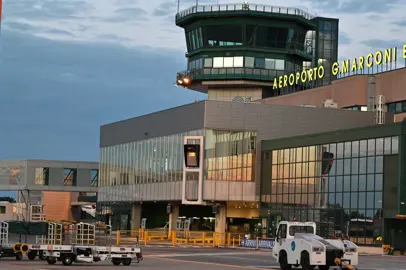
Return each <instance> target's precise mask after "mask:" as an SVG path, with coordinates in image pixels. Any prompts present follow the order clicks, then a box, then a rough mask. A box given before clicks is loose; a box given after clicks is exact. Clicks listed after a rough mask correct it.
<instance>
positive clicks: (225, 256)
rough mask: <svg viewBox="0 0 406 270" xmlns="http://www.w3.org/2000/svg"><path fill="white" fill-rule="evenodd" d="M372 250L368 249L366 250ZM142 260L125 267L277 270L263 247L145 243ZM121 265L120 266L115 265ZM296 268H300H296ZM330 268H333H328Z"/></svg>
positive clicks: (393, 265)
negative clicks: (160, 245)
mask: <svg viewBox="0 0 406 270" xmlns="http://www.w3.org/2000/svg"><path fill="white" fill-rule="evenodd" d="M368 251H369V252H372V251H373V250H372V249H368ZM143 254H144V260H143V261H141V262H140V263H139V264H135V263H134V264H132V265H131V266H128V267H126V269H149V270H150V269H157V270H160V269H165V270H172V269H173V270H175V269H180V270H186V269H187V270H190V269H193V270H203V269H270V270H272V269H280V268H279V265H278V263H277V262H276V260H275V259H274V258H273V257H272V256H271V252H270V251H269V250H268V251H265V250H254V249H251V250H247V249H241V248H235V249H230V248H212V247H205V248H202V247H200V248H199V247H195V248H193V246H176V247H172V246H162V247H158V246H146V247H144V248H143ZM365 254H368V255H361V256H360V258H359V261H360V264H359V267H358V269H360V270H406V257H393V256H385V255H378V254H373V253H365ZM116 267H117V266H113V265H112V263H111V262H100V263H96V264H88V265H79V264H78V265H72V266H63V265H62V264H61V263H60V262H58V263H57V264H55V265H48V264H47V263H46V262H45V261H39V260H35V261H29V260H28V259H27V258H26V257H25V258H24V259H23V260H22V261H16V260H15V259H9V258H2V259H1V261H0V269H15V270H17V269H31V270H45V269H50V270H51V269H78V268H79V269H81V268H82V269H106V270H109V269H116ZM119 267H123V266H119ZM296 269H300V268H296ZM331 269H333V268H331Z"/></svg>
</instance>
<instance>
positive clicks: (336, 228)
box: [97, 4, 406, 245]
mask: <svg viewBox="0 0 406 270" xmlns="http://www.w3.org/2000/svg"><path fill="white" fill-rule="evenodd" d="M176 24H177V26H180V27H182V28H184V30H185V37H186V43H187V46H186V47H187V53H186V55H185V56H186V57H187V61H188V68H187V70H186V71H182V72H178V73H177V76H176V83H175V84H176V85H177V86H180V87H184V88H186V89H189V90H194V91H199V92H203V93H207V94H208V100H206V101H200V102H195V103H192V104H188V105H184V106H180V107H176V108H171V109H168V110H164V111H160V112H155V113H152V114H148V115H144V116H139V117H135V118H131V119H127V120H123V121H120V122H116V123H111V124H106V125H103V126H102V127H101V128H100V179H99V186H98V198H97V200H98V203H97V210H98V213H99V214H101V216H103V218H106V219H108V220H106V221H108V222H110V223H111V224H112V225H113V227H114V228H120V229H122V230H128V229H138V228H139V227H140V226H141V224H142V226H145V227H146V228H159V227H165V226H169V228H172V229H175V226H176V221H177V220H181V221H182V222H183V221H185V220H189V221H190V229H191V230H212V231H216V232H230V233H239V234H245V233H251V234H254V235H257V236H259V237H273V236H274V235H275V228H276V226H277V222H278V221H280V220H282V219H288V220H291V219H297V220H305V221H308V220H313V221H315V222H317V225H318V233H319V234H320V235H322V236H326V237H339V236H345V237H349V238H351V239H352V240H353V241H355V242H356V243H358V244H367V245H375V244H382V238H383V239H384V240H383V241H384V242H385V243H392V244H393V241H395V239H401V240H402V239H403V240H404V239H405V238H404V235H403V233H402V230H401V227H402V226H405V224H404V221H403V220H401V219H400V217H402V215H405V214H406V209H405V207H404V204H405V200H406V198H404V194H406V193H405V192H403V189H404V185H405V184H404V183H406V182H405V181H406V180H405V179H404V178H405V177H404V169H403V168H402V166H401V164H402V162H403V159H404V155H405V153H406V152H405V153H404V151H406V150H403V148H404V145H405V144H406V142H404V136H405V135H404V134H406V129H405V124H404V123H403V122H402V120H403V117H404V116H405V115H406V109H405V108H406V106H404V104H406V103H404V102H405V101H404V100H406V96H404V91H403V88H402V83H401V82H403V81H404V79H405V78H406V76H404V73H405V70H406V69H404V68H400V69H399V68H398V67H400V65H399V63H398V66H396V65H395V68H394V69H390V68H388V69H386V70H383V69H381V70H379V69H378V68H377V67H376V66H377V65H379V64H382V63H383V62H384V61H383V58H381V61H375V62H376V63H375V64H376V65H375V66H373V67H372V66H371V68H370V70H368V69H367V68H365V69H363V70H362V71H360V70H359V69H360V66H358V67H356V68H355V69H354V70H355V72H354V73H353V74H344V75H350V76H347V77H345V76H343V74H342V73H340V74H336V73H335V72H334V67H336V65H338V64H337V58H338V57H337V56H338V53H337V44H338V20H337V19H332V18H323V17H315V16H311V15H310V14H308V13H306V12H303V11H301V10H299V9H284V8H280V7H273V6H263V5H254V4H249V5H248V4H241V5H208V6H200V5H199V6H193V7H191V8H189V9H187V10H184V11H181V12H179V13H178V14H177V15H176ZM213 29H216V31H214V30H213ZM395 51H396V50H395V49H391V50H387V51H385V52H383V51H381V52H376V53H375V54H374V55H378V56H379V55H381V56H382V57H383V55H385V57H386V56H388V58H385V61H386V62H385V64H386V67H388V66H389V64H390V67H391V66H392V62H390V61H393V57H392V56H393V55H395V54H396V53H395ZM405 51H406V46H405ZM390 53H391V54H390ZM399 53H400V52H398V54H399ZM374 55H371V54H369V55H368V56H366V57H365V58H362V59H363V60H362V61H366V62H365V63H366V65H367V66H369V61H370V60H371V59H373V58H374ZM404 55H405V57H406V54H404ZM389 56H391V57H389ZM360 59H361V58H360ZM374 59H375V60H377V59H378V60H379V57H378V58H374ZM389 60H390V61H389ZM371 61H372V60H371ZM389 62H390V63H389ZM344 64H345V63H344ZM340 65H341V64H340ZM309 67H310V68H313V67H314V68H318V70H320V69H323V70H324V74H323V76H319V75H320V74H321V73H317V72H316V73H314V74H316V75H317V76H316V75H314V74H313V75H314V76H315V77H317V79H315V80H309V77H308V78H307V79H301V75H302V74H305V75H306V74H307V75H306V76H310V73H307V72H304V70H307V69H309ZM375 67H376V68H375ZM374 68H375V69H374ZM314 70H316V69H314ZM357 70H358V71H359V72H358V71H357ZM371 70H372V71H371ZM303 72H304V73H303ZM292 74H293V75H292ZM339 75H340V76H339ZM351 75H352V76H351ZM292 76H293V78H294V77H296V82H295V81H294V80H293V81H292V80H291V79H290V78H292ZM285 84H288V87H284V85H285ZM281 86H282V87H281ZM341 109H343V110H341ZM404 113H405V114H404ZM394 122H399V123H394ZM185 145H186V147H185ZM196 145H198V146H199V148H195V149H199V150H198V151H197V152H195V154H196V155H197V160H199V161H200V163H199V165H198V166H197V168H190V167H187V166H186V161H188V158H189V156H188V155H185V149H186V148H187V147H189V146H194V147H195V146H196ZM185 156H186V157H187V158H186V159H185ZM142 219H144V221H145V220H146V223H145V222H142V221H141V220H142ZM403 240H402V241H403Z"/></svg>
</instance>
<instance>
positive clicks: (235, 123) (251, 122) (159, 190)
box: [98, 101, 393, 201]
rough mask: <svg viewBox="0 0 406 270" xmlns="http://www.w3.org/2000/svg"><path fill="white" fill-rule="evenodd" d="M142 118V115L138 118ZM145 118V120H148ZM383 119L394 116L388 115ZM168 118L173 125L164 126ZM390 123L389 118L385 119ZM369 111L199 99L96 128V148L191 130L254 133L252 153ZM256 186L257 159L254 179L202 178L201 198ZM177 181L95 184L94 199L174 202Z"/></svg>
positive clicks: (232, 196)
mask: <svg viewBox="0 0 406 270" xmlns="http://www.w3.org/2000/svg"><path fill="white" fill-rule="evenodd" d="M143 118H145V119H143ZM146 119H149V120H148V121H147V120H146ZM388 119H393V115H389V116H388ZM168 121H170V123H172V125H168V124H167V122H168ZM388 122H390V121H388ZM374 123H375V119H374V115H373V113H371V112H358V111H345V110H338V109H328V108H304V107H290V106H280V105H268V104H255V103H236V102H221V101H204V102H198V103H194V104H189V105H186V106H183V107H177V108H174V109H171V110H167V111H162V112H157V113H155V114H153V116H151V115H146V116H142V117H138V118H133V119H130V120H125V121H122V122H119V123H115V124H110V125H106V126H103V127H102V128H101V135H100V137H101V139H100V141H101V146H107V145H115V144H120V143H126V142H132V141H135V140H142V139H145V135H144V134H143V132H141V131H151V130H152V131H153V132H151V133H149V135H148V137H149V138H150V137H159V136H164V135H168V134H173V133H180V132H184V131H186V130H191V129H201V128H203V127H204V128H205V129H220V130H236V131H243V130H246V131H256V132H257V134H258V138H257V146H256V147H257V150H256V152H257V153H261V149H260V147H261V140H270V139H278V138H283V137H291V136H299V135H307V134H312V133H320V132H328V131H335V130H339V129H349V128H356V127H362V126H367V125H373V124H374ZM196 185H197V183H196V181H188V184H187V190H188V192H187V194H188V199H195V198H196V197H197V194H196V192H197V187H196ZM259 188H260V158H257V159H256V163H255V181H252V182H244V181H214V180H210V181H209V180H205V181H204V199H205V200H213V201H257V200H259ZM181 191H182V188H181V182H180V181H175V182H169V183H165V182H164V183H162V182H161V183H150V184H137V185H129V186H107V187H101V188H99V197H98V201H158V200H162V201H174V200H180V199H181Z"/></svg>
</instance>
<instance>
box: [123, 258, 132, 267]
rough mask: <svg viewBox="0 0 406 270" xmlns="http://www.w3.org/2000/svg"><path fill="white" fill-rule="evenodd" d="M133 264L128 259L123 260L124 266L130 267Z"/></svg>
mask: <svg viewBox="0 0 406 270" xmlns="http://www.w3.org/2000/svg"><path fill="white" fill-rule="evenodd" d="M130 264H131V259H129V258H127V259H123V265H126V266H128V265H130Z"/></svg>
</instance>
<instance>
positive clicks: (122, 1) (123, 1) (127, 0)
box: [115, 0, 138, 6]
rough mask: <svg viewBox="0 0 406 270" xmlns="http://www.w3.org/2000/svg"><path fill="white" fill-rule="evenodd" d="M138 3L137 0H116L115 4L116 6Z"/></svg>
mask: <svg viewBox="0 0 406 270" xmlns="http://www.w3.org/2000/svg"><path fill="white" fill-rule="evenodd" d="M137 3H138V0H116V1H115V4H116V5H117V6H131V5H135V4H137Z"/></svg>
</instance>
